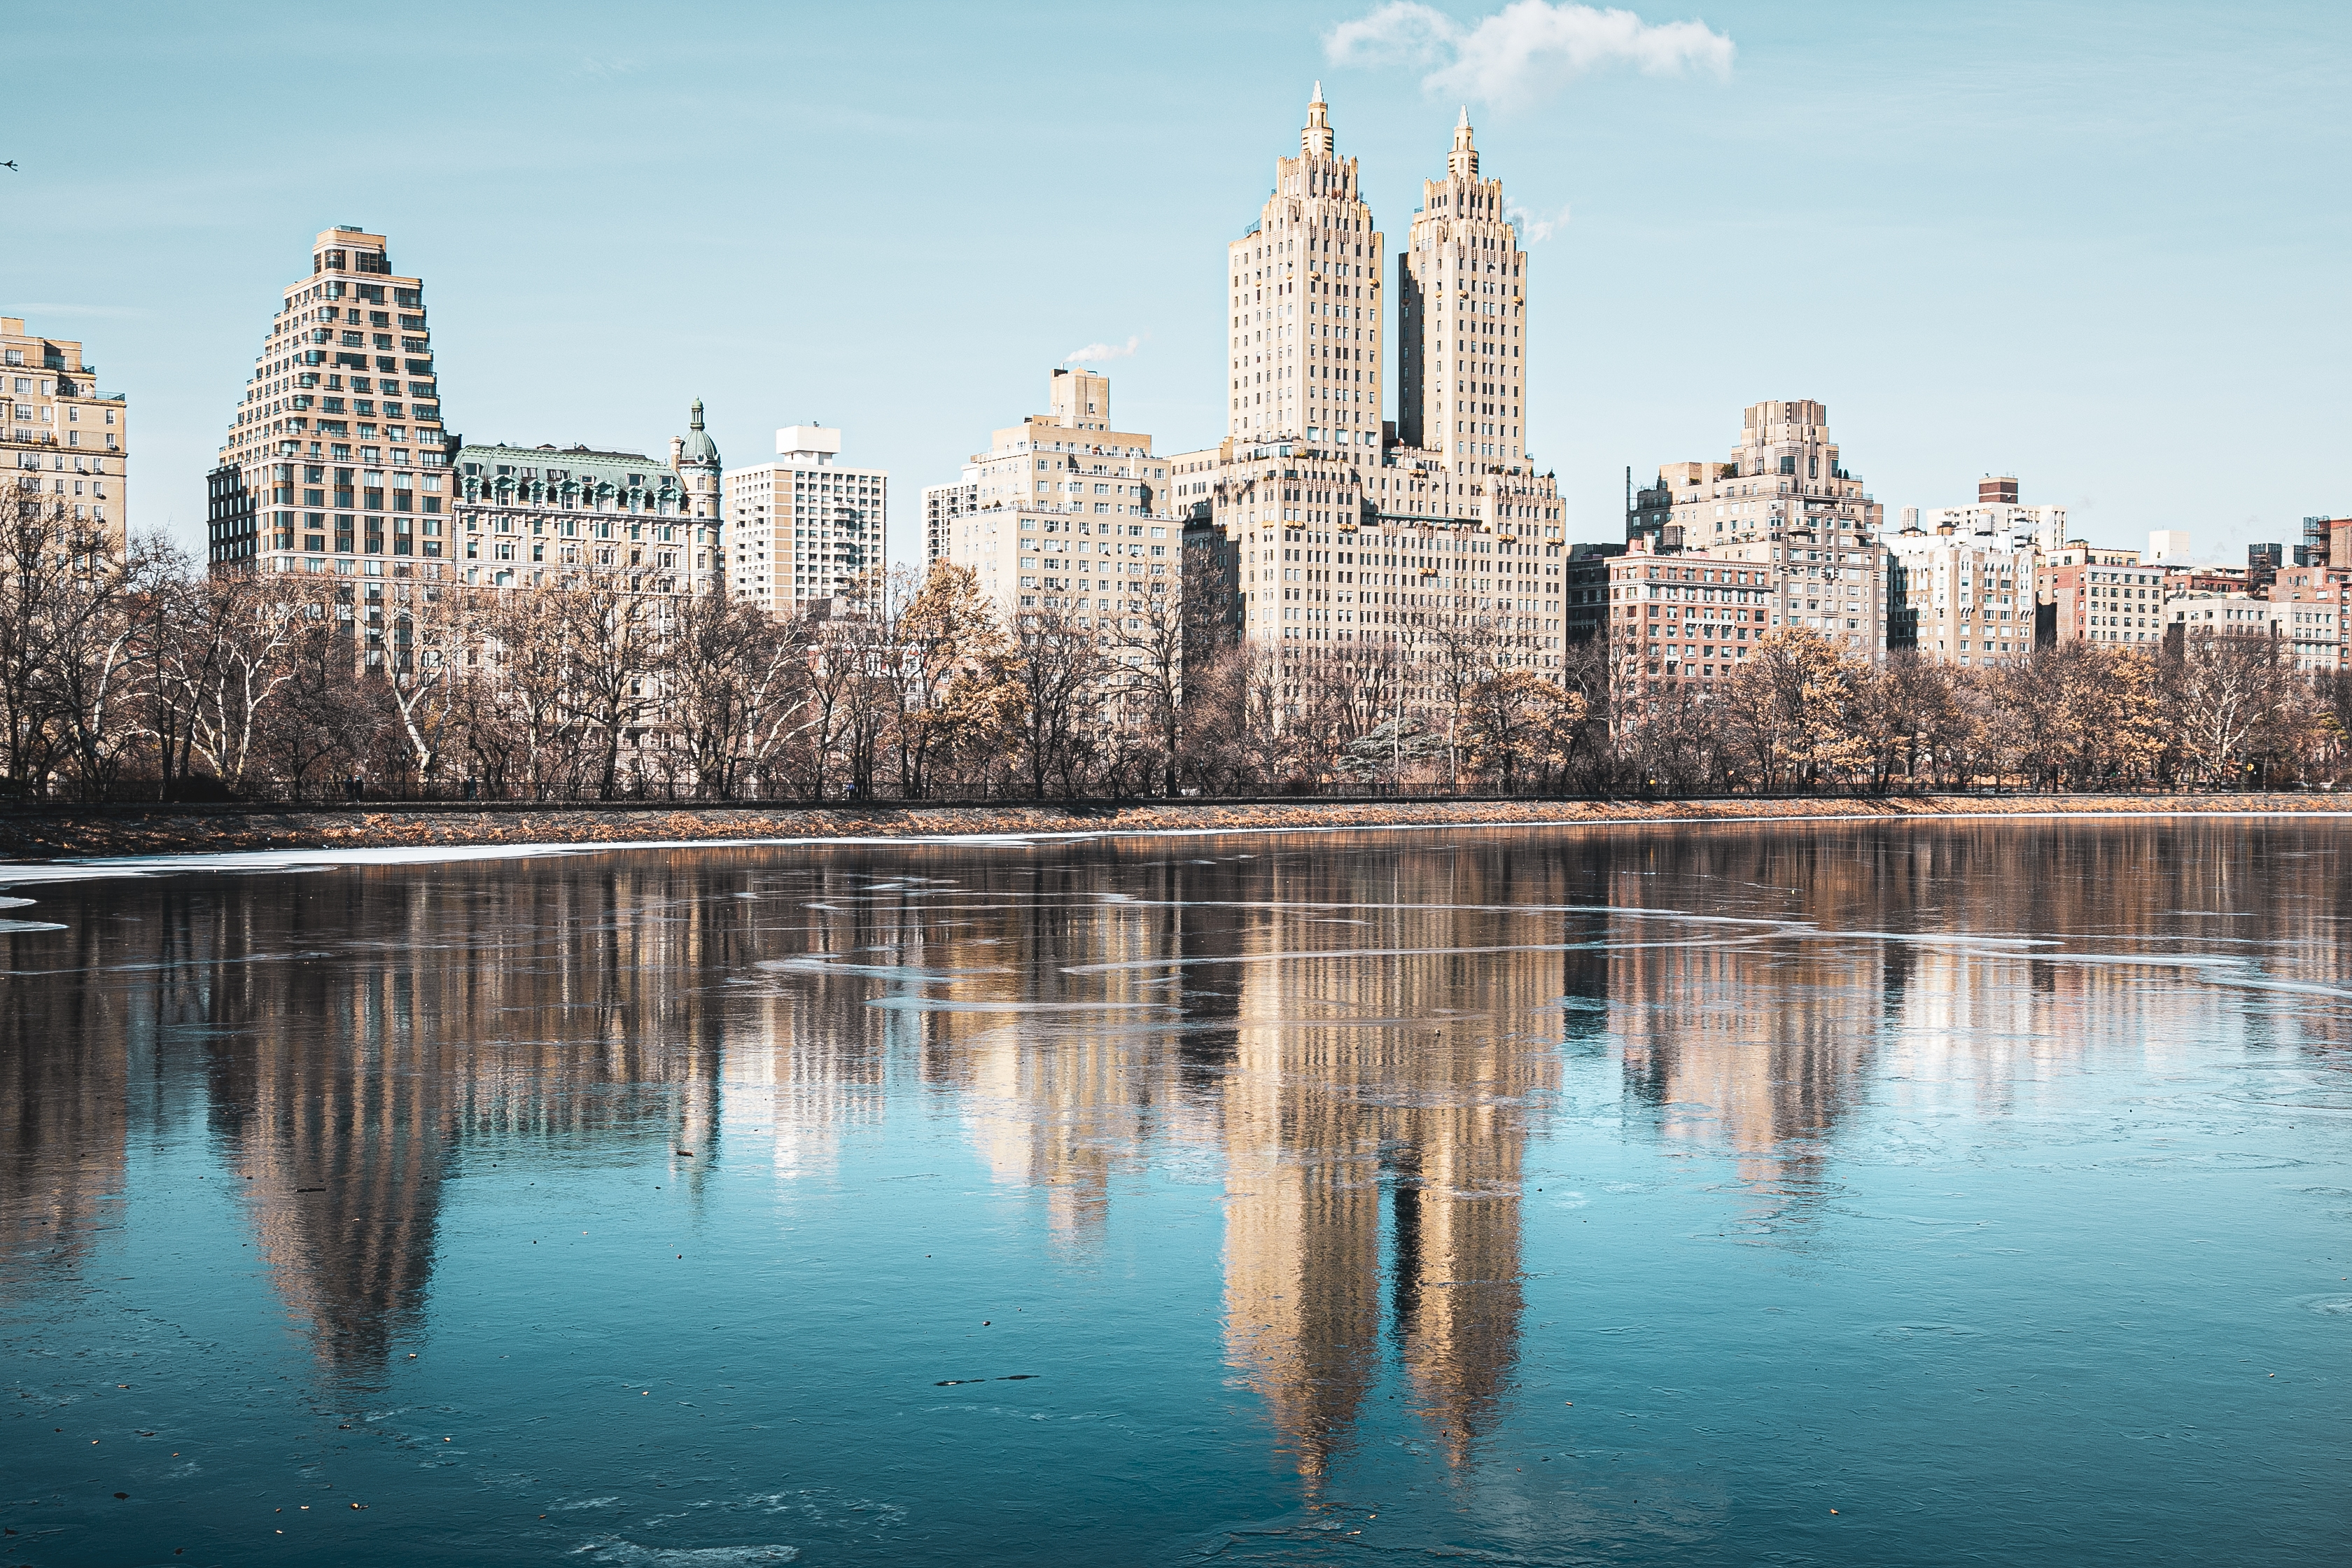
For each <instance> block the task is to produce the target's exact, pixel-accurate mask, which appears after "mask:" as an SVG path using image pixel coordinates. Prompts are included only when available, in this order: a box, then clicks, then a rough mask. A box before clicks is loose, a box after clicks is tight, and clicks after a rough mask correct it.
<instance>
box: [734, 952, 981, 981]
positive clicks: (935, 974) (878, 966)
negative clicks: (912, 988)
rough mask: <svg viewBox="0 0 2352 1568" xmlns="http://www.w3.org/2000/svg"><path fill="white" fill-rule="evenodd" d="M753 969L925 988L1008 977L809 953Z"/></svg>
mask: <svg viewBox="0 0 2352 1568" xmlns="http://www.w3.org/2000/svg"><path fill="white" fill-rule="evenodd" d="M751 967H753V968H754V969H764V970H768V971H770V972H771V973H778V974H850V975H860V976H863V977H865V978H866V979H868V980H906V981H913V982H917V983H919V984H932V985H949V984H954V983H955V982H956V981H959V980H962V979H965V978H967V977H969V976H971V975H974V974H1008V973H1012V972H1011V971H1010V970H1009V969H1007V968H1006V967H1005V966H1004V965H1003V964H1001V963H1000V964H992V965H989V966H987V967H985V968H981V969H910V968H908V966H907V965H905V964H901V963H842V962H840V961H839V960H837V959H833V958H828V957H826V956H824V954H822V953H808V954H804V955H803V956H801V957H799V958H768V959H762V960H761V961H760V962H759V963H755V964H753V965H752V966H751Z"/></svg>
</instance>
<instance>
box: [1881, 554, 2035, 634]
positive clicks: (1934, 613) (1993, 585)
mask: <svg viewBox="0 0 2352 1568" xmlns="http://www.w3.org/2000/svg"><path fill="white" fill-rule="evenodd" d="M1886 552H1887V582H1886V647H1887V649H1888V651H1889V652H1894V651H1896V650H1900V649H1909V650H1910V651H1912V652H1915V653H1916V654H1918V655H1920V656H1921V657H1922V658H1927V659H1930V660H1932V661H1934V662H1935V663H1937V664H1955V665H1974V666H1978V667H1982V666H1984V665H1988V664H1993V663H1998V662H2003V661H2006V660H2008V659H2011V658H2019V657H2021V656H2023V655H2025V654H2029V653H2032V651H2033V643H2034V635H2035V634H2034V605H2035V600H2034V593H2035V589H2034V574H2033V564H2034V552H2033V544H2032V538H2031V536H2030V535H2028V536H2026V537H2023V538H2020V537H2015V536H2011V535H2004V534H1996V533H1961V532H1958V531H1954V530H1952V529H1950V528H1949V527H1945V528H1940V529H1938V531H1936V532H1934V533H1927V532H1923V531H1919V530H1916V529H1905V530H1904V531H1902V532H1901V533H1898V534H1896V535H1895V537H1894V538H1892V539H1890V540H1888V541H1887V542H1886Z"/></svg>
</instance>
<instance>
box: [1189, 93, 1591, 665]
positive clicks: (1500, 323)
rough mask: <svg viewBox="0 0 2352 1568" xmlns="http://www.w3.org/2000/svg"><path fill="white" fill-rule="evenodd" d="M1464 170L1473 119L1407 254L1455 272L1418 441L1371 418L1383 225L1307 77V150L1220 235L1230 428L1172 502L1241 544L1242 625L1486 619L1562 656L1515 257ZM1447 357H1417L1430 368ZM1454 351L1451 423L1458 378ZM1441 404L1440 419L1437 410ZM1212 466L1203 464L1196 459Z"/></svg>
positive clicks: (1431, 323) (1423, 642) (1418, 643)
mask: <svg viewBox="0 0 2352 1568" xmlns="http://www.w3.org/2000/svg"><path fill="white" fill-rule="evenodd" d="M1476 174H1477V155H1476V153H1475V149H1473V148H1472V147H1471V146H1470V142H1469V131H1468V126H1467V124H1466V123H1465V124H1464V125H1462V126H1459V127H1457V128H1456V130H1455V133H1454V156H1453V157H1452V158H1451V159H1449V161H1448V175H1447V178H1446V180H1445V181H1444V182H1432V183H1431V184H1430V186H1429V189H1430V190H1431V191H1432V192H1433V193H1437V192H1443V193H1444V195H1445V198H1446V200H1445V202H1444V204H1442V207H1443V210H1445V211H1448V212H1452V211H1459V213H1460V214H1461V215H1462V216H1461V219H1460V221H1459V223H1452V222H1450V221H1449V224H1448V225H1446V226H1440V227H1435V228H1431V229H1428V230H1426V231H1419V230H1417V231H1416V232H1417V233H1420V234H1421V235H1422V237H1423V238H1425V239H1426V240H1427V241H1428V242H1429V245H1430V251H1429V254H1428V255H1427V257H1425V258H1423V263H1422V264H1421V267H1420V268H1419V269H1418V270H1416V269H1414V268H1407V269H1406V270H1405V271H1404V272H1403V273H1402V274H1401V275H1402V276H1404V277H1407V278H1419V279H1422V280H1423V288H1424V290H1430V289H1436V288H1438V287H1440V286H1443V287H1444V288H1446V289H1453V290H1454V291H1455V292H1454V295H1452V296H1449V297H1448V298H1446V299H1444V300H1436V299H1435V298H1434V297H1432V298H1430V299H1429V300H1427V301H1425V304H1426V309H1425V311H1424V315H1423V318H1417V319H1416V320H1417V322H1418V324H1417V326H1416V329H1415V330H1417V331H1422V330H1425V331H1426V332H1427V334H1429V337H1430V342H1432V343H1440V344H1443V345H1444V346H1445V350H1446V352H1445V353H1444V355H1443V356H1442V357H1443V359H1444V363H1445V364H1446V366H1447V367H1448V368H1447V371H1446V373H1445V379H1446V380H1447V382H1448V385H1447V386H1446V387H1445V388H1444V389H1440V388H1439V387H1437V386H1436V385H1434V384H1432V385H1430V386H1428V387H1426V388H1425V389H1424V395H1425V398H1426V401H1427V406H1426V408H1425V409H1424V411H1423V414H1422V415H1421V416H1420V422H1421V425H1422V426H1423V438H1424V439H1425V440H1426V441H1427V442H1428V443H1430V447H1429V449H1424V448H1423V447H1415V446H1413V445H1412V443H1411V442H1409V441H1402V440H1398V439H1394V438H1391V435H1390V433H1389V432H1387V431H1385V430H1384V429H1383V421H1382V420H1381V346H1380V345H1381V303H1380V292H1381V286H1380V279H1381V246H1382V243H1383V242H1382V239H1381V233H1380V231H1379V229H1378V228H1377V227H1375V226H1374V225H1373V222H1372V215H1371V209H1370V207H1369V206H1367V205H1365V204H1364V202H1363V200H1362V199H1361V196H1360V193H1359V187H1358V184H1357V168H1356V162H1355V160H1354V159H1352V158H1349V159H1343V158H1340V157H1339V156H1338V155H1337V153H1335V152H1334V150H1333V142H1332V132H1331V124H1330V119H1329V115H1328V106H1327V105H1326V104H1325V103H1324V101H1323V89H1322V87H1321V86H1320V84H1318V86H1317V87H1316V89H1315V96H1314V99H1313V100H1312V101H1311V102H1310V103H1309V104H1308V106H1307V126H1306V129H1305V130H1304V131H1303V132H1301V133H1300V136H1299V155H1298V156H1297V157H1296V158H1282V159H1278V160H1277V161H1276V164H1275V189H1274V194H1273V195H1271V196H1269V197H1268V198H1267V199H1266V202H1265V205H1264V206H1263V208H1261V209H1260V212H1259V215H1258V221H1257V222H1256V223H1255V225H1253V226H1251V228H1250V231H1249V232H1248V233H1247V234H1245V235H1244V236H1243V237H1242V238H1240V239H1239V240H1237V241H1235V242H1234V243H1233V244H1232V245H1231V246H1229V247H1227V254H1226V268H1227V271H1228V274H1229V278H1228V283H1229V287H1230V293H1229V298H1228V306H1229V310H1230V312H1231V313H1230V315H1229V318H1228V322H1227V325H1228V331H1229V337H1228V343H1227V381H1228V383H1229V387H1228V392H1229V396H1230V407H1229V410H1228V423H1227V432H1228V433H1227V436H1226V437H1225V439H1224V440H1223V442H1221V443H1220V444H1219V445H1218V446H1217V447H1215V448H1213V449H1211V450H1207V451H1202V452H1197V453H1195V452H1184V453H1178V454H1176V455H1175V456H1174V457H1173V458H1171V460H1170V462H1171V469H1172V471H1174V472H1175V473H1176V474H1178V475H1180V476H1182V477H1181V479H1179V481H1178V488H1179V489H1180V490H1181V491H1182V492H1183V493H1182V494H1181V495H1180V496H1179V497H1178V500H1179V502H1180V504H1182V505H1183V506H1184V507H1185V509H1186V510H1187V511H1188V512H1189V513H1191V514H1192V517H1193V519H1194V521H1195V522H1196V523H1197V524H1199V525H1201V526H1203V527H1209V526H1213V527H1214V528H1216V529H1218V530H1220V531H1222V532H1223V537H1224V539H1225V540H1226V541H1228V542H1229V543H1230V545H1231V547H1232V553H1233V555H1234V557H1235V559H1234V560H1233V561H1232V563H1231V566H1232V570H1233V573H1234V575H1235V576H1237V577H1238V579H1239V583H1238V585H1237V586H1236V587H1235V588H1234V593H1235V594H1236V595H1238V598H1239V603H1238V605H1236V606H1235V609H1236V610H1237V612H1238V613H1237V614H1236V615H1235V616H1234V620H1235V622H1236V624H1238V625H1239V626H1241V628H1242V630H1243V634H1244V636H1245V637H1249V638H1251V639H1254V640H1258V641H1261V642H1270V643H1273V644H1276V645H1277V646H1286V645H1315V644H1323V645H1327V647H1324V648H1320V649H1318V648H1315V647H1311V646H1306V647H1299V648H1295V649H1292V650H1291V651H1299V652H1305V653H1323V652H1336V653H1345V654H1353V653H1355V652H1357V651H1358V649H1357V647H1354V646H1349V645H1361V644H1364V643H1384V644H1391V645H1396V646H1398V647H1401V648H1402V649H1403V650H1405V651H1407V652H1408V653H1410V652H1411V651H1412V650H1413V649H1414V648H1416V647H1426V646H1430V645H1432V644H1433V643H1434V641H1435V640H1436V639H1437V637H1438V636H1439V634H1440V633H1441V632H1443V631H1447V630H1477V631H1485V632H1488V633H1491V634H1494V635H1495V637H1496V647H1497V658H1499V659H1500V660H1501V662H1503V663H1504V664H1506V665H1510V666H1515V667H1518V668H1557V667H1558V665H1559V652H1558V649H1559V644H1560V637H1559V634H1560V620H1559V611H1560V591H1561V590H1560V567H1561V557H1562V548H1563V547H1562V544H1561V542H1560V541H1561V533H1562V531H1563V528H1564V522H1563V520H1562V518H1561V516H1560V510H1561V509H1560V505H1559V493H1558V490H1557V489H1556V488H1555V487H1554V485H1553V483H1552V480H1551V478H1550V476H1549V475H1546V474H1540V473H1538V472H1537V471H1536V468H1535V465H1534V464H1533V463H1532V462H1531V461H1530V460H1528V457H1527V447H1526V444H1525V437H1524V436H1523V434H1522V433H1521V432H1522V430H1523V426H1522V425H1521V423H1520V420H1521V415H1520V413H1519V410H1520V408H1521V406H1522V403H1521V399H1520V397H1519V392H1520V389H1521V388H1523V387H1524V385H1525V377H1526V368H1525V367H1526V363H1527V359H1526V351H1525V347H1524V343H1525V332H1526V326H1525V320H1524V312H1525V305H1524V301H1525V299H1526V294H1525V288H1526V284H1525V271H1526V266H1525V258H1524V255H1523V253H1522V252H1521V251H1520V250H1519V248H1518V246H1517V237H1516V235H1515V234H1514V232H1513V230H1512V229H1511V227H1510V226H1509V224H1507V222H1505V221H1503V218H1502V190H1501V186H1500V184H1497V183H1496V182H1492V181H1488V182H1486V183H1483V184H1482V183H1480V182H1479V181H1478V180H1477V178H1476ZM1457 204H1458V205H1457ZM1441 241H1442V243H1443V246H1444V249H1443V252H1442V253H1441V248H1440V247H1441ZM1474 306H1475V309H1474ZM1457 328H1458V329H1459V332H1458V341H1459V342H1462V343H1463V344H1464V345H1465V347H1464V348H1463V349H1462V350H1460V351H1458V352H1457V351H1455V350H1454V349H1453V348H1452V347H1451V344H1452V343H1453V342H1455V341H1456V329H1457ZM1474 342H1475V344H1476V345H1477V346H1478V349H1479V350H1480V351H1481V352H1479V353H1476V354H1475V355H1473V354H1472V353H1470V352H1469V348H1468V345H1470V344H1472V343H1474ZM1439 357H1440V356H1438V355H1436V354H1435V353H1424V355H1423V356H1422V358H1421V360H1419V361H1416V363H1427V364H1428V365H1429V367H1430V374H1431V376H1432V378H1433V379H1434V378H1435V375H1436V371H1435V364H1436V362H1437V360H1438V358H1439ZM1457 362H1458V363H1459V365H1460V367H1461V368H1460V379H1461V380H1462V381H1463V383H1464V388H1463V391H1462V394H1461V398H1460V400H1461V401H1462V403H1463V405H1464V406H1463V408H1462V410H1461V411H1460V415H1459V417H1460V420H1461V422H1462V424H1463V426H1464V428H1463V430H1462V432H1461V437H1460V440H1459V442H1458V443H1457V442H1456V441H1455V440H1454V433H1453V431H1452V429H1451V426H1452V425H1453V423H1454V420H1455V418H1456V414H1455V411H1454V408H1453V407H1452V406H1451V405H1452V403H1453V402H1454V394H1453V392H1452V389H1451V382H1452V381H1453V380H1454V378H1455V368H1454V367H1455V366H1456V364H1457ZM1472 363H1476V364H1477V365H1478V366H1479V367H1480V370H1479V373H1478V377H1477V380H1476V382H1475V384H1476V385H1478V386H1479V387H1480V388H1482V389H1489V388H1493V389H1501V390H1481V391H1479V392H1478V393H1476V394H1475V399H1474V395H1473V394H1472V392H1471V391H1470V390H1469V388H1470V386H1471V384H1473V383H1472V380H1471V373H1470V371H1469V369H1468V368H1467V367H1468V366H1469V365H1470V364H1472ZM1487 366H1497V367H1500V366H1508V367H1509V368H1508V371H1507V373H1506V372H1505V371H1504V370H1502V369H1499V368H1497V369H1494V370H1488V369H1486V367H1487ZM1506 394H1508V395H1506ZM1474 401H1475V405H1476V406H1475V409H1474V407H1473V406H1472V405H1473V403H1474ZM1497 409H1507V410H1508V412H1507V413H1500V412H1495V410H1497ZM1441 412H1442V414H1443V416H1444V426H1445V428H1444V430H1443V432H1441V431H1440V430H1439V429H1438V428H1435V427H1434V426H1436V424H1437V417H1438V415H1439V414H1440V413H1441ZM1474 424H1475V426H1478V428H1476V429H1473V428H1472V426H1473V425H1474ZM1441 443H1442V444H1441ZM1457 444H1458V446H1459V447H1460V450H1458V451H1456V450H1454V447H1456V446H1457ZM1205 474H1213V475H1214V478H1213V479H1203V478H1200V477H1196V476H1200V475H1205ZM1195 496H1198V497H1199V498H1201V499H1199V500H1194V499H1193V498H1194V497H1195ZM1364 568H1373V569H1375V570H1364ZM1287 678H1288V676H1287V673H1286V679H1287Z"/></svg>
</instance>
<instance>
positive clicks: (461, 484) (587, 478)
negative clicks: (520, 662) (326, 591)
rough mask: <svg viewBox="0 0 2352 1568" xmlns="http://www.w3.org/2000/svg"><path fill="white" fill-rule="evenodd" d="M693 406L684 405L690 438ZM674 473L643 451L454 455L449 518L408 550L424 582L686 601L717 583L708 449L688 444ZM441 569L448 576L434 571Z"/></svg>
mask: <svg viewBox="0 0 2352 1568" xmlns="http://www.w3.org/2000/svg"><path fill="white" fill-rule="evenodd" d="M701 415H702V405H701V404H699V403H697V404H696V405H694V419H695V424H694V426H693V428H694V430H695V433H696V434H697V435H699V436H701V437H702V441H703V442H705V443H708V442H709V436H708V435H706V434H703V432H702V428H701ZM672 452H673V466H671V467H667V468H666V467H664V466H663V465H662V463H661V462H660V461H659V460H657V459H656V458H651V457H648V456H646V454H644V453H641V452H605V451H597V450H594V449H593V448H591V447H584V446H573V447H552V446H547V447H505V446H467V447H459V448H458V451H457V474H456V496H455V510H454V512H453V514H452V515H451V517H450V519H449V529H448V533H447V535H446V540H445V539H444V537H443V536H442V534H441V530H440V528H439V526H438V524H439V521H440V520H439V519H437V518H435V517H431V516H425V517H423V518H421V519H420V520H419V521H420V524H422V525H429V526H431V528H432V531H431V532H427V533H423V534H421V535H420V536H419V537H418V538H417V539H416V540H415V544H416V545H417V546H419V547H420V552H421V563H422V564H424V565H429V566H432V567H434V568H435V569H436V570H434V571H431V572H426V573H424V575H425V576H426V577H428V578H431V577H442V578H443V580H446V581H455V582H457V583H459V584H465V585H467V586H473V587H482V588H576V587H583V586H585V585H587V584H591V583H594V584H611V585H614V586H618V587H624V588H625V589H626V590H627V591H629V592H631V593H644V594H693V593H698V592H700V593H708V592H711V591H714V590H715V589H717V588H718V587H719V585H720V584H721V583H722V581H723V570H722V566H721V561H720V554H719V519H718V518H717V516H716V515H715V513H716V511H717V500H716V497H717V490H718V473H717V467H718V451H717V448H716V447H708V448H707V456H706V457H704V458H702V459H701V460H699V461H698V460H697V459H696V458H695V456H694V455H693V447H692V442H691V438H690V437H680V438H679V439H678V440H677V441H674V442H673V443H672ZM445 563H446V576H445V574H444V573H443V572H442V571H441V568H442V567H443V566H444V564H445Z"/></svg>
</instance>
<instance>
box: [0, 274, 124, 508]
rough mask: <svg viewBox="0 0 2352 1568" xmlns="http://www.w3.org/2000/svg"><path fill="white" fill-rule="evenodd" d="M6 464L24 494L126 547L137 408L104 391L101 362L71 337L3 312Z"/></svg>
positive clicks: (1, 446)
mask: <svg viewBox="0 0 2352 1568" xmlns="http://www.w3.org/2000/svg"><path fill="white" fill-rule="evenodd" d="M0 453H5V457H0V463H5V464H6V466H7V471H8V474H9V477H10V478H12V479H14V480H15V482H16V490H17V493H18V494H20V495H32V494H38V495H39V496H41V497H42V498H43V500H44V501H45V502H46V503H47V504H48V505H53V506H56V507H58V508H59V509H61V510H63V509H70V514H71V516H72V518H73V520H74V521H77V522H86V523H89V524H90V525H92V526H94V527H98V528H102V529H104V530H105V531H106V532H107V534H108V535H109V537H110V539H111V540H112V542H113V546H114V548H115V549H116V550H117V551H118V552H119V551H121V549H122V547H123V544H124V542H125V541H126V540H127V538H128V537H129V527H130V519H131V510H130V509H131V501H130V484H131V411H130V404H129V402H128V400H127V399H125V398H124V396H123V395H122V394H121V393H119V392H100V391H99V390H98V371H97V368H96V367H95V366H93V365H91V364H89V363H87V362H86V361H84V360H83V358H82V355H81V344H79V342H74V341H73V340H72V339H70V338H49V337H41V336H38V335H37V334H35V333H31V332H27V331H26V330H25V322H24V320H23V318H21V317H17V316H0Z"/></svg>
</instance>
